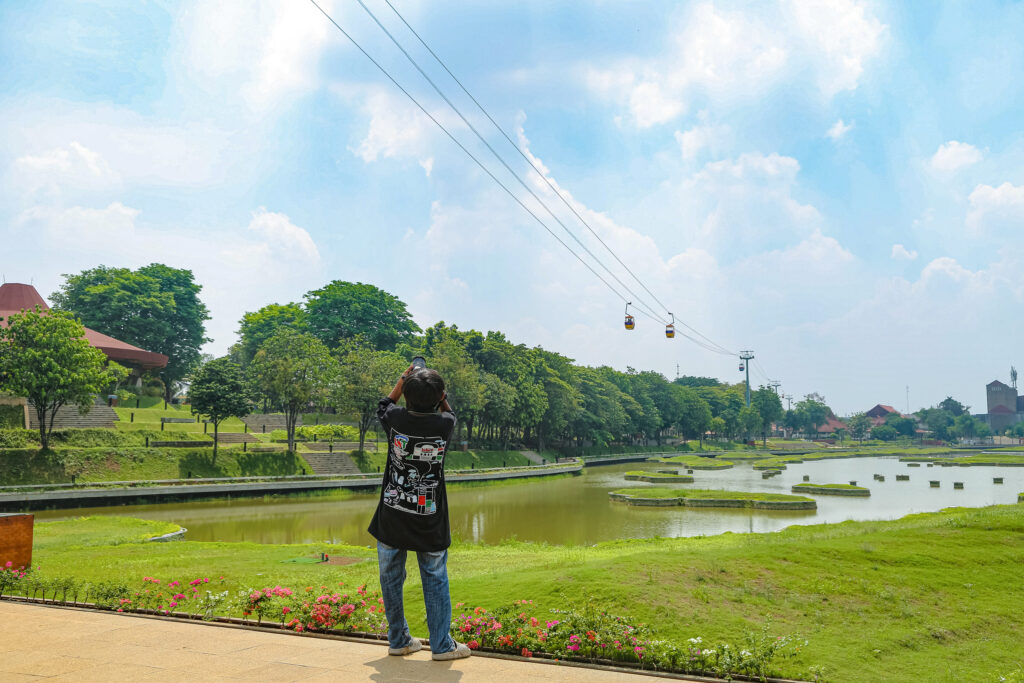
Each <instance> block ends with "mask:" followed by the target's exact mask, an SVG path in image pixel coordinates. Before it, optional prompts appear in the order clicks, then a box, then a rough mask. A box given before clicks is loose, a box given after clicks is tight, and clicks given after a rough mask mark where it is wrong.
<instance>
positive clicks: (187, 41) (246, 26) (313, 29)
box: [175, 0, 347, 111]
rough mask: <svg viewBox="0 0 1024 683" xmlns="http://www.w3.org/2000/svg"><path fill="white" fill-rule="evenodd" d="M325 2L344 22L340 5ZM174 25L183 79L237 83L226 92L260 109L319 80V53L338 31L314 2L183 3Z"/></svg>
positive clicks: (204, 0)
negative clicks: (182, 68)
mask: <svg viewBox="0 0 1024 683" xmlns="http://www.w3.org/2000/svg"><path fill="white" fill-rule="evenodd" d="M321 4H322V5H324V9H326V10H327V11H328V12H330V13H331V14H332V15H334V16H335V18H336V19H338V20H339V21H340V22H344V20H345V17H344V12H345V8H344V7H342V6H341V5H340V3H334V2H331V1H330V0H324V2H321ZM335 4H338V5H339V6H338V7H335V6H334V5H335ZM175 23H176V26H175V29H176V30H175V47H176V51H177V53H178V54H180V55H181V62H182V64H183V65H184V67H185V73H184V74H183V78H185V79H187V80H190V81H194V82H197V83H199V84H200V85H201V86H202V87H209V86H210V85H217V86H220V85H223V84H225V83H228V82H230V83H233V84H234V87H232V88H230V89H228V88H224V89H223V90H224V91H226V92H241V93H242V96H243V98H244V100H245V102H246V104H247V105H248V106H250V107H252V108H253V109H256V110H261V111H262V110H265V109H267V108H269V107H272V106H274V105H278V104H280V103H281V102H282V101H283V100H284V99H285V98H287V97H293V96H296V95H298V94H301V93H302V92H304V91H308V90H311V89H313V88H315V87H316V86H317V85H318V84H319V73H318V62H319V57H320V54H321V53H322V51H323V50H324V48H325V46H326V44H327V42H328V40H329V39H330V38H331V37H333V35H332V32H333V31H334V29H333V27H332V26H331V25H330V23H328V21H327V19H326V17H324V16H323V14H321V13H320V12H319V11H317V9H316V8H315V7H314V6H313V5H312V4H310V3H289V2H272V3H258V4H250V3H244V2H220V1H219V0H197V1H196V2H191V3H185V4H182V5H181V6H180V9H179V12H178V15H177V17H176V22H175ZM343 25H344V24H343ZM339 37H340V34H339ZM343 40H344V39H343V38H342V41H343ZM342 41H339V43H338V44H339V46H341V47H347V46H346V45H345V44H344V43H343V42H342ZM218 89H221V88H219V87H218Z"/></svg>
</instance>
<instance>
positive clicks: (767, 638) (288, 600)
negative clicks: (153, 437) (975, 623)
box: [0, 562, 807, 680]
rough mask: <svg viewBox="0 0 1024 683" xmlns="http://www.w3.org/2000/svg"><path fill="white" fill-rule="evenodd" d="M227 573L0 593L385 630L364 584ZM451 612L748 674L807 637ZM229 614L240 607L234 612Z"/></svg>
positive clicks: (0, 574) (43, 581)
mask: <svg viewBox="0 0 1024 683" xmlns="http://www.w3.org/2000/svg"><path fill="white" fill-rule="evenodd" d="M223 584H224V577H223V576H222V577H220V578H219V579H212V578H209V577H200V578H195V579H192V580H190V581H185V582H183V581H177V580H171V581H162V580H160V579H157V578H154V577H145V578H143V580H142V582H141V585H136V586H129V585H126V584H122V583H119V582H117V581H104V582H97V583H92V584H89V583H84V582H80V581H76V580H74V579H70V578H52V579H50V578H46V577H45V576H43V575H42V574H41V573H40V572H39V571H35V570H33V571H29V570H24V569H21V568H17V569H16V568H14V567H12V566H11V563H10V562H8V563H7V566H5V567H0V598H2V597H4V596H7V597H8V598H10V597H11V596H19V597H21V598H24V599H27V600H30V601H42V602H49V603H55V604H64V605H73V606H74V605H77V606H82V607H91V608H97V609H106V610H112V611H116V612H130V613H136V614H155V615H162V616H170V617H176V618H182V619H201V620H218V621H225V620H226V621H231V622H235V623H238V622H241V623H244V624H248V625H252V626H266V627H272V628H284V629H289V630H293V631H296V632H300V633H302V632H314V633H335V634H352V635H357V636H363V637H369V638H374V639H377V640H379V639H381V638H382V637H383V636H384V634H385V633H386V631H387V621H386V618H385V615H384V600H383V598H382V597H381V596H380V594H379V593H378V592H375V591H368V590H367V589H366V586H365V585H363V586H358V587H356V588H355V589H346V588H345V586H344V584H341V583H339V584H338V585H337V587H328V586H318V587H314V586H306V587H305V588H303V589H292V588H288V587H285V586H278V585H275V586H273V587H264V588H247V589H242V590H239V591H236V592H234V593H232V592H231V591H229V590H226V589H224V585H223ZM464 608H465V604H464V603H457V604H456V605H455V609H456V610H462V611H461V612H460V613H459V614H458V616H456V617H455V618H454V619H453V620H452V625H451V634H452V636H453V637H454V638H456V639H457V640H459V641H460V642H465V643H466V644H467V645H469V647H470V648H471V649H474V650H483V651H489V652H500V653H506V654H515V655H518V656H521V657H543V658H548V659H562V660H573V661H582V662H590V663H595V664H609V665H626V666H635V667H638V668H643V669H656V670H664V671H675V672H680V673H691V674H712V675H716V676H728V677H732V676H751V677H757V678H760V679H762V680H763V679H764V677H766V676H769V675H771V674H772V673H773V670H772V662H773V660H775V659H776V658H779V657H788V656H792V655H795V654H796V653H797V652H799V651H800V649H801V648H802V647H803V646H805V645H806V644H807V642H806V641H803V640H798V639H797V638H796V637H794V636H772V635H770V633H769V630H770V622H766V623H765V624H764V626H763V627H762V629H761V630H760V631H758V632H748V633H747V634H746V636H745V638H744V640H743V642H742V643H739V644H736V643H727V642H721V643H717V644H715V645H711V646H705V645H704V644H703V642H702V639H701V638H700V637H695V638H690V639H689V640H688V641H686V642H681V643H680V642H671V641H667V640H664V639H661V638H658V637H657V634H656V633H654V632H653V630H652V629H650V628H649V627H647V626H646V625H645V624H642V623H637V622H635V621H633V620H631V619H630V618H628V617H623V616H616V615H611V614H608V613H607V612H604V611H600V610H598V609H597V608H595V607H593V606H590V605H587V606H585V607H582V608H573V607H569V608H566V609H556V610H550V611H549V612H543V611H541V610H539V609H537V608H536V607H534V604H533V601H532V600H517V601H515V602H514V603H513V604H512V605H509V606H507V607H502V608H498V609H496V610H493V611H489V610H488V609H486V608H484V607H476V608H474V609H472V610H469V609H464ZM230 615H240V616H241V619H238V618H237V617H234V618H232V617H231V616H230Z"/></svg>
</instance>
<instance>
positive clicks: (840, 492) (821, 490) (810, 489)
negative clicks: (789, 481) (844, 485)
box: [790, 485, 871, 497]
mask: <svg viewBox="0 0 1024 683" xmlns="http://www.w3.org/2000/svg"><path fill="white" fill-rule="evenodd" d="M790 490H791V491H793V493H817V494H820V495H823V496H860V497H865V496H870V495H871V491H869V490H868V489H831V488H827V487H824V486H799V485H797V486H794V487H793V488H792V489H790Z"/></svg>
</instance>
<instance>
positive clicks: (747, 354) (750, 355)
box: [740, 350, 754, 408]
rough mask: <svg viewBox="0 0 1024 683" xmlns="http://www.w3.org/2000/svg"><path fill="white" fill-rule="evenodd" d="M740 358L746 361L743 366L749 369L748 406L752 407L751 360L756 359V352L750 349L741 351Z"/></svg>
mask: <svg viewBox="0 0 1024 683" xmlns="http://www.w3.org/2000/svg"><path fill="white" fill-rule="evenodd" d="M740 359H741V360H743V361H744V364H743V367H744V369H745V370H746V371H747V407H748V408H749V407H750V361H751V360H753V359H754V352H753V351H750V350H746V351H740Z"/></svg>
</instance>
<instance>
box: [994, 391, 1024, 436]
mask: <svg viewBox="0 0 1024 683" xmlns="http://www.w3.org/2000/svg"><path fill="white" fill-rule="evenodd" d="M985 398H986V404H987V408H988V410H987V412H986V414H985V416H984V419H985V421H986V422H987V423H988V426H989V427H990V428H991V429H992V431H993V432H994V433H996V434H1002V433H1003V432H1004V431H1006V429H1007V428H1008V427H1011V426H1013V425H1015V424H1017V423H1018V422H1024V402H1022V401H1021V398H1024V397H1021V396H1018V395H1017V390H1016V389H1015V388H1013V387H1011V386H1009V385H1006V384H1003V383H1002V382H1000V381H999V380H993V381H991V382H989V383H988V384H987V385H986V386H985Z"/></svg>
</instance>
